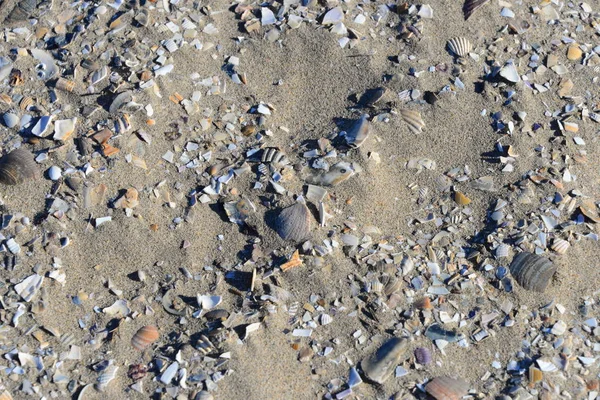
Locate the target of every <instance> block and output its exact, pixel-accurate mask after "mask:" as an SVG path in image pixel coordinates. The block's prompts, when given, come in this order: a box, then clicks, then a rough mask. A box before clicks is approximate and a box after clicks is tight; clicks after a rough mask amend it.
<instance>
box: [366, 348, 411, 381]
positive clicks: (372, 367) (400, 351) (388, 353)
mask: <svg viewBox="0 0 600 400" xmlns="http://www.w3.org/2000/svg"><path fill="white" fill-rule="evenodd" d="M406 346H407V340H406V339H405V338H397V337H393V338H391V339H390V340H388V341H387V342H385V343H384V344H383V345H382V346H381V347H380V348H379V349H377V351H375V352H374V353H373V354H371V355H370V356H369V357H367V358H365V359H364V360H362V362H361V367H362V370H363V372H364V373H365V376H366V377H367V378H369V380H371V381H373V382H376V383H383V382H385V381H386V380H387V379H388V378H389V377H390V375H392V372H393V371H394V369H395V368H396V366H397V365H398V364H399V363H400V359H401V358H402V356H403V355H404V351H405V350H406Z"/></svg>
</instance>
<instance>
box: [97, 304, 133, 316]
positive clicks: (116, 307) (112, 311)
mask: <svg viewBox="0 0 600 400" xmlns="http://www.w3.org/2000/svg"><path fill="white" fill-rule="evenodd" d="M102 312H103V313H104V314H108V315H118V316H120V317H121V318H125V317H126V316H128V315H129V313H130V312H131V310H130V309H129V307H128V306H127V300H124V299H121V300H117V301H115V302H114V303H113V305H112V306H110V307H106V308H103V309H102Z"/></svg>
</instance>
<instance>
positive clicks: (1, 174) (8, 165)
mask: <svg viewBox="0 0 600 400" xmlns="http://www.w3.org/2000/svg"><path fill="white" fill-rule="evenodd" d="M40 176H41V172H40V170H39V168H38V166H37V164H36V163H35V160H34V158H33V154H31V153H30V152H29V151H27V150H25V149H17V150H13V151H11V152H10V153H8V154H6V155H4V156H3V157H2V158H0V183H3V184H5V185H18V184H20V183H23V182H25V181H28V180H34V179H38V178H39V177H40Z"/></svg>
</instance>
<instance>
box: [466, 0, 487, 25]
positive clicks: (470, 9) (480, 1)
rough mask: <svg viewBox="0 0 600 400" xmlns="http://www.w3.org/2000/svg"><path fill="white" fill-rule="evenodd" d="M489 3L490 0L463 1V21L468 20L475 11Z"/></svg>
mask: <svg viewBox="0 0 600 400" xmlns="http://www.w3.org/2000/svg"><path fill="white" fill-rule="evenodd" d="M489 1H490V0H465V4H464V5H463V13H464V14H465V21H466V20H468V19H469V18H470V17H471V15H473V13H474V12H475V11H477V10H478V9H480V8H481V7H483V6H484V5H485V4H486V3H488V2H489Z"/></svg>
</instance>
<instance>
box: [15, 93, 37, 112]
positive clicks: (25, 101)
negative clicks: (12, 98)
mask: <svg viewBox="0 0 600 400" xmlns="http://www.w3.org/2000/svg"><path fill="white" fill-rule="evenodd" d="M33 103H34V100H33V98H31V97H28V96H26V97H23V98H22V99H21V101H20V102H19V108H20V109H21V110H23V111H25V110H28V109H29V107H31V106H32V105H33Z"/></svg>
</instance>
